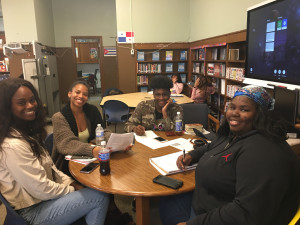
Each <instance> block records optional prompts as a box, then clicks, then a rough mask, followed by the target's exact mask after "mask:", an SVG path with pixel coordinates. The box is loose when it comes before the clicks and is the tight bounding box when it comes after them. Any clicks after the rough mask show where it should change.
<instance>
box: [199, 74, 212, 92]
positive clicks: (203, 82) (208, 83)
mask: <svg viewBox="0 0 300 225" xmlns="http://www.w3.org/2000/svg"><path fill="white" fill-rule="evenodd" d="M199 79H200V82H199V85H198V87H197V88H199V89H205V88H207V87H212V86H213V85H212V78H211V77H208V76H200V77H199Z"/></svg>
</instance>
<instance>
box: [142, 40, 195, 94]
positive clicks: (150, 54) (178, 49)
mask: <svg viewBox="0 0 300 225" xmlns="http://www.w3.org/2000/svg"><path fill="white" fill-rule="evenodd" d="M151 47H152V48H151ZM155 47H157V48H155ZM161 47H162V44H157V45H155V44H154V45H151V44H149V45H147V44H141V45H140V46H136V89H137V91H142V92H145V91H150V89H149V87H148V85H149V83H150V81H151V79H152V78H153V77H154V76H158V75H162V76H168V77H170V78H171V77H172V75H173V74H179V75H180V76H181V79H182V82H183V83H186V82H187V80H188V68H189V46H188V44H181V45H180V44H177V45H175V46H172V45H168V48H161Z"/></svg>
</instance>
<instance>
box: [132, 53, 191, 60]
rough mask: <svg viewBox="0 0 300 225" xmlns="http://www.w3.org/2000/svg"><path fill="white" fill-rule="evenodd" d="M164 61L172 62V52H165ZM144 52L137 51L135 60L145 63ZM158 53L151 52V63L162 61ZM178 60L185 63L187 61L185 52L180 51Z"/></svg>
mask: <svg viewBox="0 0 300 225" xmlns="http://www.w3.org/2000/svg"><path fill="white" fill-rule="evenodd" d="M165 53H166V54H165V58H164V59H165V60H166V61H172V60H173V51H165ZM145 54H147V53H145V52H143V51H137V60H138V61H145ZM161 58H162V57H161V56H160V52H159V51H155V52H152V61H159V60H163V59H161ZM179 60H182V61H186V60H187V51H186V50H182V51H180V55H179Z"/></svg>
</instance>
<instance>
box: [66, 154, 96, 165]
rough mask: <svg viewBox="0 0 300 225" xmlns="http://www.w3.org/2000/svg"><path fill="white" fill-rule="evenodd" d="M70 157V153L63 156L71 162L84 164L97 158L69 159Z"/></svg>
mask: <svg viewBox="0 0 300 225" xmlns="http://www.w3.org/2000/svg"><path fill="white" fill-rule="evenodd" d="M71 158H72V156H71V155H66V156H65V160H71V161H73V162H77V163H80V164H84V165H87V164H89V163H91V162H94V161H95V160H97V158H91V159H71Z"/></svg>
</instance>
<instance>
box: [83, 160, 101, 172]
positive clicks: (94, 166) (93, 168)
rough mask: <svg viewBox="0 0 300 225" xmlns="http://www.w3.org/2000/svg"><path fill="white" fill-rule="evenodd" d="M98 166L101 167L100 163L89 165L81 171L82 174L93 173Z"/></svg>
mask: <svg viewBox="0 0 300 225" xmlns="http://www.w3.org/2000/svg"><path fill="white" fill-rule="evenodd" d="M98 166H99V163H96V162H92V163H89V164H87V165H86V166H85V167H83V168H82V169H81V170H80V173H91V172H93V171H94V170H95V169H96V168H97V167H98Z"/></svg>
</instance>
